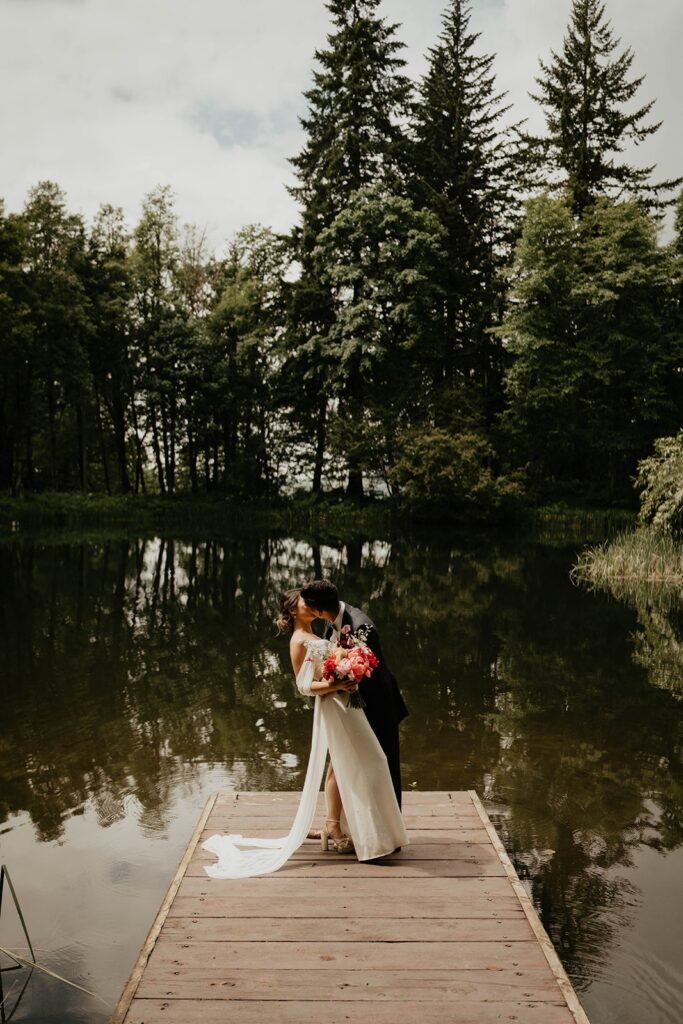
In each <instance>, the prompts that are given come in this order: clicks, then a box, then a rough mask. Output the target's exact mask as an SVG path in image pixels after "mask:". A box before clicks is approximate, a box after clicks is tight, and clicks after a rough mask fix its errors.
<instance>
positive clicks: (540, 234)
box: [500, 196, 683, 499]
mask: <svg viewBox="0 0 683 1024" xmlns="http://www.w3.org/2000/svg"><path fill="white" fill-rule="evenodd" d="M671 280H672V271H671V261H670V258H669V255H668V253H667V250H666V249H662V248H660V247H658V245H657V236H656V224H655V222H654V220H653V218H652V217H650V216H649V215H647V214H645V213H644V212H643V211H642V209H641V208H640V207H639V206H638V205H637V204H636V203H635V202H632V201H631V202H627V203H614V202H613V201H611V200H608V199H606V198H604V197H602V198H600V199H598V200H596V202H595V203H594V204H593V205H592V206H591V207H590V208H589V210H587V211H586V213H585V214H584V217H583V218H581V219H578V218H576V217H575V216H574V215H573V213H572V210H571V208H570V206H569V204H568V202H565V201H564V200H560V199H550V198H548V197H547V196H541V197H538V198H537V199H534V200H531V201H529V203H528V205H527V215H526V218H525V222H524V226H523V231H522V237H521V239H520V242H519V244H518V246H517V250H516V254H515V260H514V264H513V268H512V287H511V292H510V304H509V307H508V310H507V314H506V317H505V320H504V322H503V325H502V327H501V328H500V332H501V335H502V336H503V337H504V338H505V339H506V344H507V348H508V350H509V352H510V354H511V355H512V356H513V357H514V360H513V362H512V364H511V366H510V368H509V371H508V373H507V378H506V385H507V390H508V396H509V402H510V405H509V409H508V410H507V412H506V414H505V417H504V421H503V422H504V427H505V429H506V430H509V431H510V432H511V435H512V437H513V438H514V440H515V443H516V448H517V452H518V455H519V456H520V458H521V460H522V461H523V462H526V463H527V465H528V466H529V470H530V474H531V477H532V483H533V484H534V485H535V487H536V489H537V491H538V490H542V489H545V490H546V492H547V491H548V490H549V491H550V493H552V492H553V491H556V490H558V489H559V490H562V489H567V488H568V487H573V486H574V485H577V484H578V485H580V486H581V487H582V490H583V493H584V494H585V493H586V491H585V484H586V483H588V484H591V485H592V489H593V493H594V495H595V496H596V497H601V498H603V499H604V498H606V497H608V498H615V497H623V496H628V495H630V483H629V481H630V476H631V475H632V474H633V472H634V471H635V468H636V463H637V460H638V459H639V458H641V457H642V456H643V455H644V454H645V453H646V452H647V450H648V449H649V446H650V445H651V443H652V440H653V438H654V437H656V436H657V435H658V434H661V433H662V432H663V431H665V430H667V429H668V428H670V427H671V428H675V426H676V425H677V423H678V422H679V417H680V409H679V408H678V402H677V394H678V391H679V385H678V377H679V376H680V367H681V365H682V364H683V351H682V350H681V344H680V340H679V339H678V337H677V335H676V333H675V331H674V330H673V329H672V328H673V301H672V290H671Z"/></svg>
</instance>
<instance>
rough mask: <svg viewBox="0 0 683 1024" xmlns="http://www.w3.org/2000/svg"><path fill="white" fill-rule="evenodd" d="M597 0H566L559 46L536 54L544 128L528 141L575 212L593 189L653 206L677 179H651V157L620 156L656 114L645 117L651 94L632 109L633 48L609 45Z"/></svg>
mask: <svg viewBox="0 0 683 1024" xmlns="http://www.w3.org/2000/svg"><path fill="white" fill-rule="evenodd" d="M619 45H620V40H619V39H618V38H615V36H614V33H613V31H612V27H611V23H610V22H609V21H608V20H607V17H606V13H605V4H604V3H603V2H602V0H573V6H572V12H571V17H570V22H569V26H568V29H567V34H566V35H565V38H564V43H563V47H562V51H561V52H560V53H555V52H554V51H553V53H552V59H551V60H550V61H549V62H548V63H544V62H543V61H541V74H540V76H539V77H538V78H537V79H536V82H537V84H538V86H539V92H538V94H536V95H534V96H533V98H534V99H535V100H537V101H538V102H539V103H540V104H541V105H542V107H543V109H544V112H545V118H546V125H547V135H546V137H545V138H544V139H536V140H535V142H536V144H537V145H539V146H540V147H541V148H542V149H543V150H544V151H545V155H546V158H547V159H548V160H549V162H550V166H551V167H552V168H553V169H554V170H555V171H557V172H559V177H560V183H561V185H562V186H564V187H568V189H569V191H570V194H571V196H572V205H573V208H574V211H575V212H577V213H581V212H582V211H583V210H584V209H585V208H586V207H587V206H588V205H589V204H590V203H591V202H592V201H593V200H594V199H595V198H596V196H599V195H611V196H613V197H615V198H627V197H631V198H640V199H641V200H642V201H644V202H645V203H646V204H647V205H649V206H650V207H652V208H653V209H654V208H661V207H662V206H665V205H667V204H668V203H669V202H670V200H668V199H667V197H666V193H667V192H670V191H671V190H672V189H674V188H675V187H676V186H677V185H678V184H680V182H681V180H683V179H680V178H679V179H676V180H668V181H662V182H659V183H658V184H652V183H651V181H650V177H651V174H652V172H653V171H654V169H655V168H654V165H652V166H649V167H635V166H633V165H632V164H630V163H627V162H626V161H625V160H623V159H620V157H619V154H621V153H622V152H623V150H624V148H625V147H626V146H628V145H630V144H635V145H638V144H640V143H641V142H643V141H644V140H645V139H647V138H648V136H650V135H653V134H654V133H655V132H656V131H657V129H658V128H659V126H660V124H661V122H655V123H648V115H649V114H650V111H651V110H652V107H653V106H654V100H651V101H650V102H649V103H645V104H644V105H643V106H641V107H637V108H636V109H632V103H633V100H634V98H635V96H636V93H637V92H638V89H639V88H640V86H641V84H642V82H643V80H644V77H645V76H644V75H640V76H637V77H634V78H632V77H630V71H631V67H632V65H633V60H634V53H633V50H632V49H631V48H630V47H627V48H626V49H625V50H623V51H622V52H621V53H617V52H616V51H617V50H618V47H619Z"/></svg>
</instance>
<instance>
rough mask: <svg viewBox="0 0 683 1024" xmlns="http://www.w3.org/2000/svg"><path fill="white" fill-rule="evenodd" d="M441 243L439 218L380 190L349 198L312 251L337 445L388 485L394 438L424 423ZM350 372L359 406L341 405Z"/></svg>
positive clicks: (380, 187) (371, 188)
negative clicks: (327, 311) (330, 315)
mask: <svg viewBox="0 0 683 1024" xmlns="http://www.w3.org/2000/svg"><path fill="white" fill-rule="evenodd" d="M444 235H445V231H444V229H443V228H442V227H441V225H440V224H439V221H438V219H437V217H436V216H435V215H434V214H433V213H431V212H430V211H428V210H416V209H415V207H414V205H413V203H412V202H411V200H410V199H409V198H407V197H401V196H396V195H394V194H393V192H392V191H391V190H389V189H388V188H386V187H385V186H383V185H381V184H375V185H372V186H367V187H366V188H362V189H358V191H357V192H354V193H353V194H352V195H351V196H350V198H349V201H348V205H347V207H346V209H345V210H344V211H343V212H342V213H340V214H339V216H337V217H336V218H335V219H334V221H333V222H332V224H331V225H330V227H329V228H326V229H325V231H323V232H321V234H320V237H319V239H318V245H317V246H316V248H315V250H314V253H313V256H314V259H315V260H316V263H317V265H318V273H319V275H320V279H321V280H322V281H323V282H325V283H326V284H329V285H330V287H331V290H332V295H333V300H334V313H335V316H334V322H333V324H332V327H331V328H330V330H329V333H328V335H327V337H326V338H325V345H326V347H327V349H328V351H329V353H330V354H331V356H332V357H333V360H334V365H335V368H336V371H335V374H334V377H333V378H332V379H331V380H330V381H329V383H328V392H327V393H328V397H329V398H330V399H337V400H339V399H341V400H342V405H341V409H340V412H339V414H338V416H337V417H336V418H335V421H334V431H333V433H334V435H335V444H334V447H335V448H336V449H337V450H338V451H339V452H341V453H343V454H345V455H346V458H347V459H350V461H351V463H352V464H356V465H359V466H360V465H362V466H363V467H364V469H365V471H366V472H367V473H375V474H378V475H380V476H382V477H383V478H384V479H385V480H386V479H387V474H388V472H389V469H390V466H391V464H392V462H393V461H394V459H395V457H396V436H397V432H398V431H400V430H407V429H408V428H409V427H410V426H411V425H412V424H414V423H415V422H416V419H418V418H420V417H421V416H422V405H423V402H424V392H425V388H424V384H425V377H426V374H425V368H427V367H428V366H429V361H428V357H427V358H425V353H429V352H430V351H431V350H432V349H433V339H432V337H431V331H432V329H433V325H434V322H435V314H434V310H435V305H436V303H437V301H438V300H439V298H440V289H439V285H438V281H437V277H438V267H439V266H440V265H441V264H442V263H443V261H444V259H445V258H446V257H445V251H444V248H443V239H444ZM354 370H355V371H356V378H355V379H356V380H357V381H360V382H361V386H362V400H360V398H358V399H357V400H356V401H355V402H354V403H353V404H351V403H349V402H348V400H347V401H346V403H344V401H343V399H344V396H345V394H346V389H347V382H348V380H349V377H350V375H351V374H352V372H353V371H354ZM356 386H358V385H356ZM350 415H351V416H352V417H353V419H352V420H351V419H350V418H349V417H350Z"/></svg>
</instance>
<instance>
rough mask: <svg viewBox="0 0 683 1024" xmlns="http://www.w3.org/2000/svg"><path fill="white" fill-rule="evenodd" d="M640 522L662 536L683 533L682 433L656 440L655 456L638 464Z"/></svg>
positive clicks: (682, 431)
mask: <svg viewBox="0 0 683 1024" xmlns="http://www.w3.org/2000/svg"><path fill="white" fill-rule="evenodd" d="M636 486H637V487H638V488H639V490H640V492H641V494H640V521H641V523H643V524H646V525H648V526H651V527H652V528H653V529H654V530H656V531H657V532H661V533H668V534H671V535H673V536H676V537H680V536H681V534H682V533H683V430H680V431H679V432H678V434H676V435H675V436H674V437H658V438H657V440H656V441H655V444H654V454H653V455H650V456H648V458H646V459H641V461H640V462H639V463H638V473H637V476H636Z"/></svg>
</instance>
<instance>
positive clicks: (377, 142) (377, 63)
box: [286, 0, 412, 496]
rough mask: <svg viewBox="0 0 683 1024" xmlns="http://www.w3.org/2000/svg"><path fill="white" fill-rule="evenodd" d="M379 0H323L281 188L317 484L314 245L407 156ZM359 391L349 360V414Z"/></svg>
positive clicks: (293, 364) (322, 317) (404, 108)
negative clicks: (318, 44)
mask: <svg viewBox="0 0 683 1024" xmlns="http://www.w3.org/2000/svg"><path fill="white" fill-rule="evenodd" d="M379 5H380V0H328V3H327V4H326V6H327V9H328V10H329V12H330V14H331V16H332V22H333V31H332V32H331V33H330V34H329V35H328V37H327V42H328V46H327V48H326V49H322V50H316V53H315V58H316V60H317V62H318V65H319V67H318V68H317V69H316V70H315V71H314V74H313V86H312V88H310V89H309V90H307V91H306V92H305V94H304V95H305V97H306V99H307V100H308V106H309V109H308V113H307V115H306V116H305V117H303V118H301V119H300V120H301V125H302V127H303V128H304V130H305V131H306V134H307V139H306V143H305V145H304V147H303V149H302V151H301V152H300V153H299V155H298V156H296V157H294V158H292V159H291V163H292V164H293V166H294V168H295V170H296V174H297V177H298V179H299V182H298V184H297V185H296V186H293V187H291V188H290V189H289V191H290V192H291V194H292V195H293V196H294V198H295V199H296V200H297V201H298V202H299V203H300V204H301V207H302V213H301V222H300V224H299V225H298V227H297V228H296V230H295V231H294V234H293V249H294V253H293V254H294V257H295V259H296V260H297V262H298V263H299V264H300V266H301V276H300V279H299V281H298V282H297V284H296V285H294V286H293V288H292V290H291V304H290V323H289V330H288V339H287V347H288V351H289V359H288V361H287V364H286V365H287V368H288V371H289V372H290V373H291V374H292V375H293V377H294V382H295V385H296V384H298V383H299V381H300V383H301V387H300V388H298V389H297V390H296V394H298V398H299V402H298V403H295V405H294V407H293V408H294V415H295V418H299V419H303V420H305V421H306V422H307V424H310V423H311V420H313V421H314V423H315V426H314V429H313V432H314V435H315V438H316V443H315V454H314V473H313V487H314V490H316V491H319V489H320V487H321V482H322V472H323V465H324V459H325V451H326V447H327V412H328V404H329V403H328V401H327V397H326V395H327V388H326V385H327V383H328V381H329V380H330V378H331V377H332V376H333V375H334V373H335V362H334V358H332V357H331V352H330V349H329V346H328V337H329V333H330V330H331V328H332V327H333V325H334V321H335V305H334V301H333V297H332V294H331V291H330V287H329V284H326V283H324V282H323V281H322V280H321V276H320V273H319V270H318V268H317V267H316V262H315V260H314V259H313V251H314V249H315V247H316V244H317V241H318V238H319V236H320V234H321V233H322V231H324V230H325V229H326V228H329V227H330V225H331V224H332V223H333V221H334V219H335V217H336V216H337V215H338V214H339V213H341V212H342V211H343V209H344V208H345V206H346V204H347V202H348V200H349V197H350V196H351V195H352V194H353V193H354V192H356V191H357V190H358V189H361V188H364V187H366V186H368V185H371V184H373V183H375V182H376V181H377V180H382V181H384V182H390V181H391V182H394V183H397V182H399V181H400V180H401V178H402V176H403V173H404V169H405V163H406V133H405V123H406V119H407V112H408V103H409V97H410V93H411V88H412V87H411V83H410V81H409V79H408V78H407V77H406V76H405V75H404V74H403V67H404V66H405V61H404V60H403V58H402V57H401V56H400V51H401V49H402V48H403V44H402V43H401V42H400V41H399V40H398V39H397V38H396V28H397V26H396V25H393V24H388V23H387V22H386V21H385V20H384V19H383V18H381V17H379V15H378V8H379ZM358 391H359V374H358V367H357V366H351V367H349V389H348V394H347V396H346V397H344V396H342V398H341V407H342V409H345V410H346V411H347V412H348V413H349V416H348V418H349V420H352V419H353V414H354V405H355V404H356V403H355V398H357V396H358ZM346 456H347V461H349V486H348V490H349V493H350V494H352V495H355V496H359V495H360V494H362V471H361V467H360V464H358V463H357V460H356V459H354V457H353V456H351V458H350V459H349V457H348V456H349V453H348V452H347V453H346Z"/></svg>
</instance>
